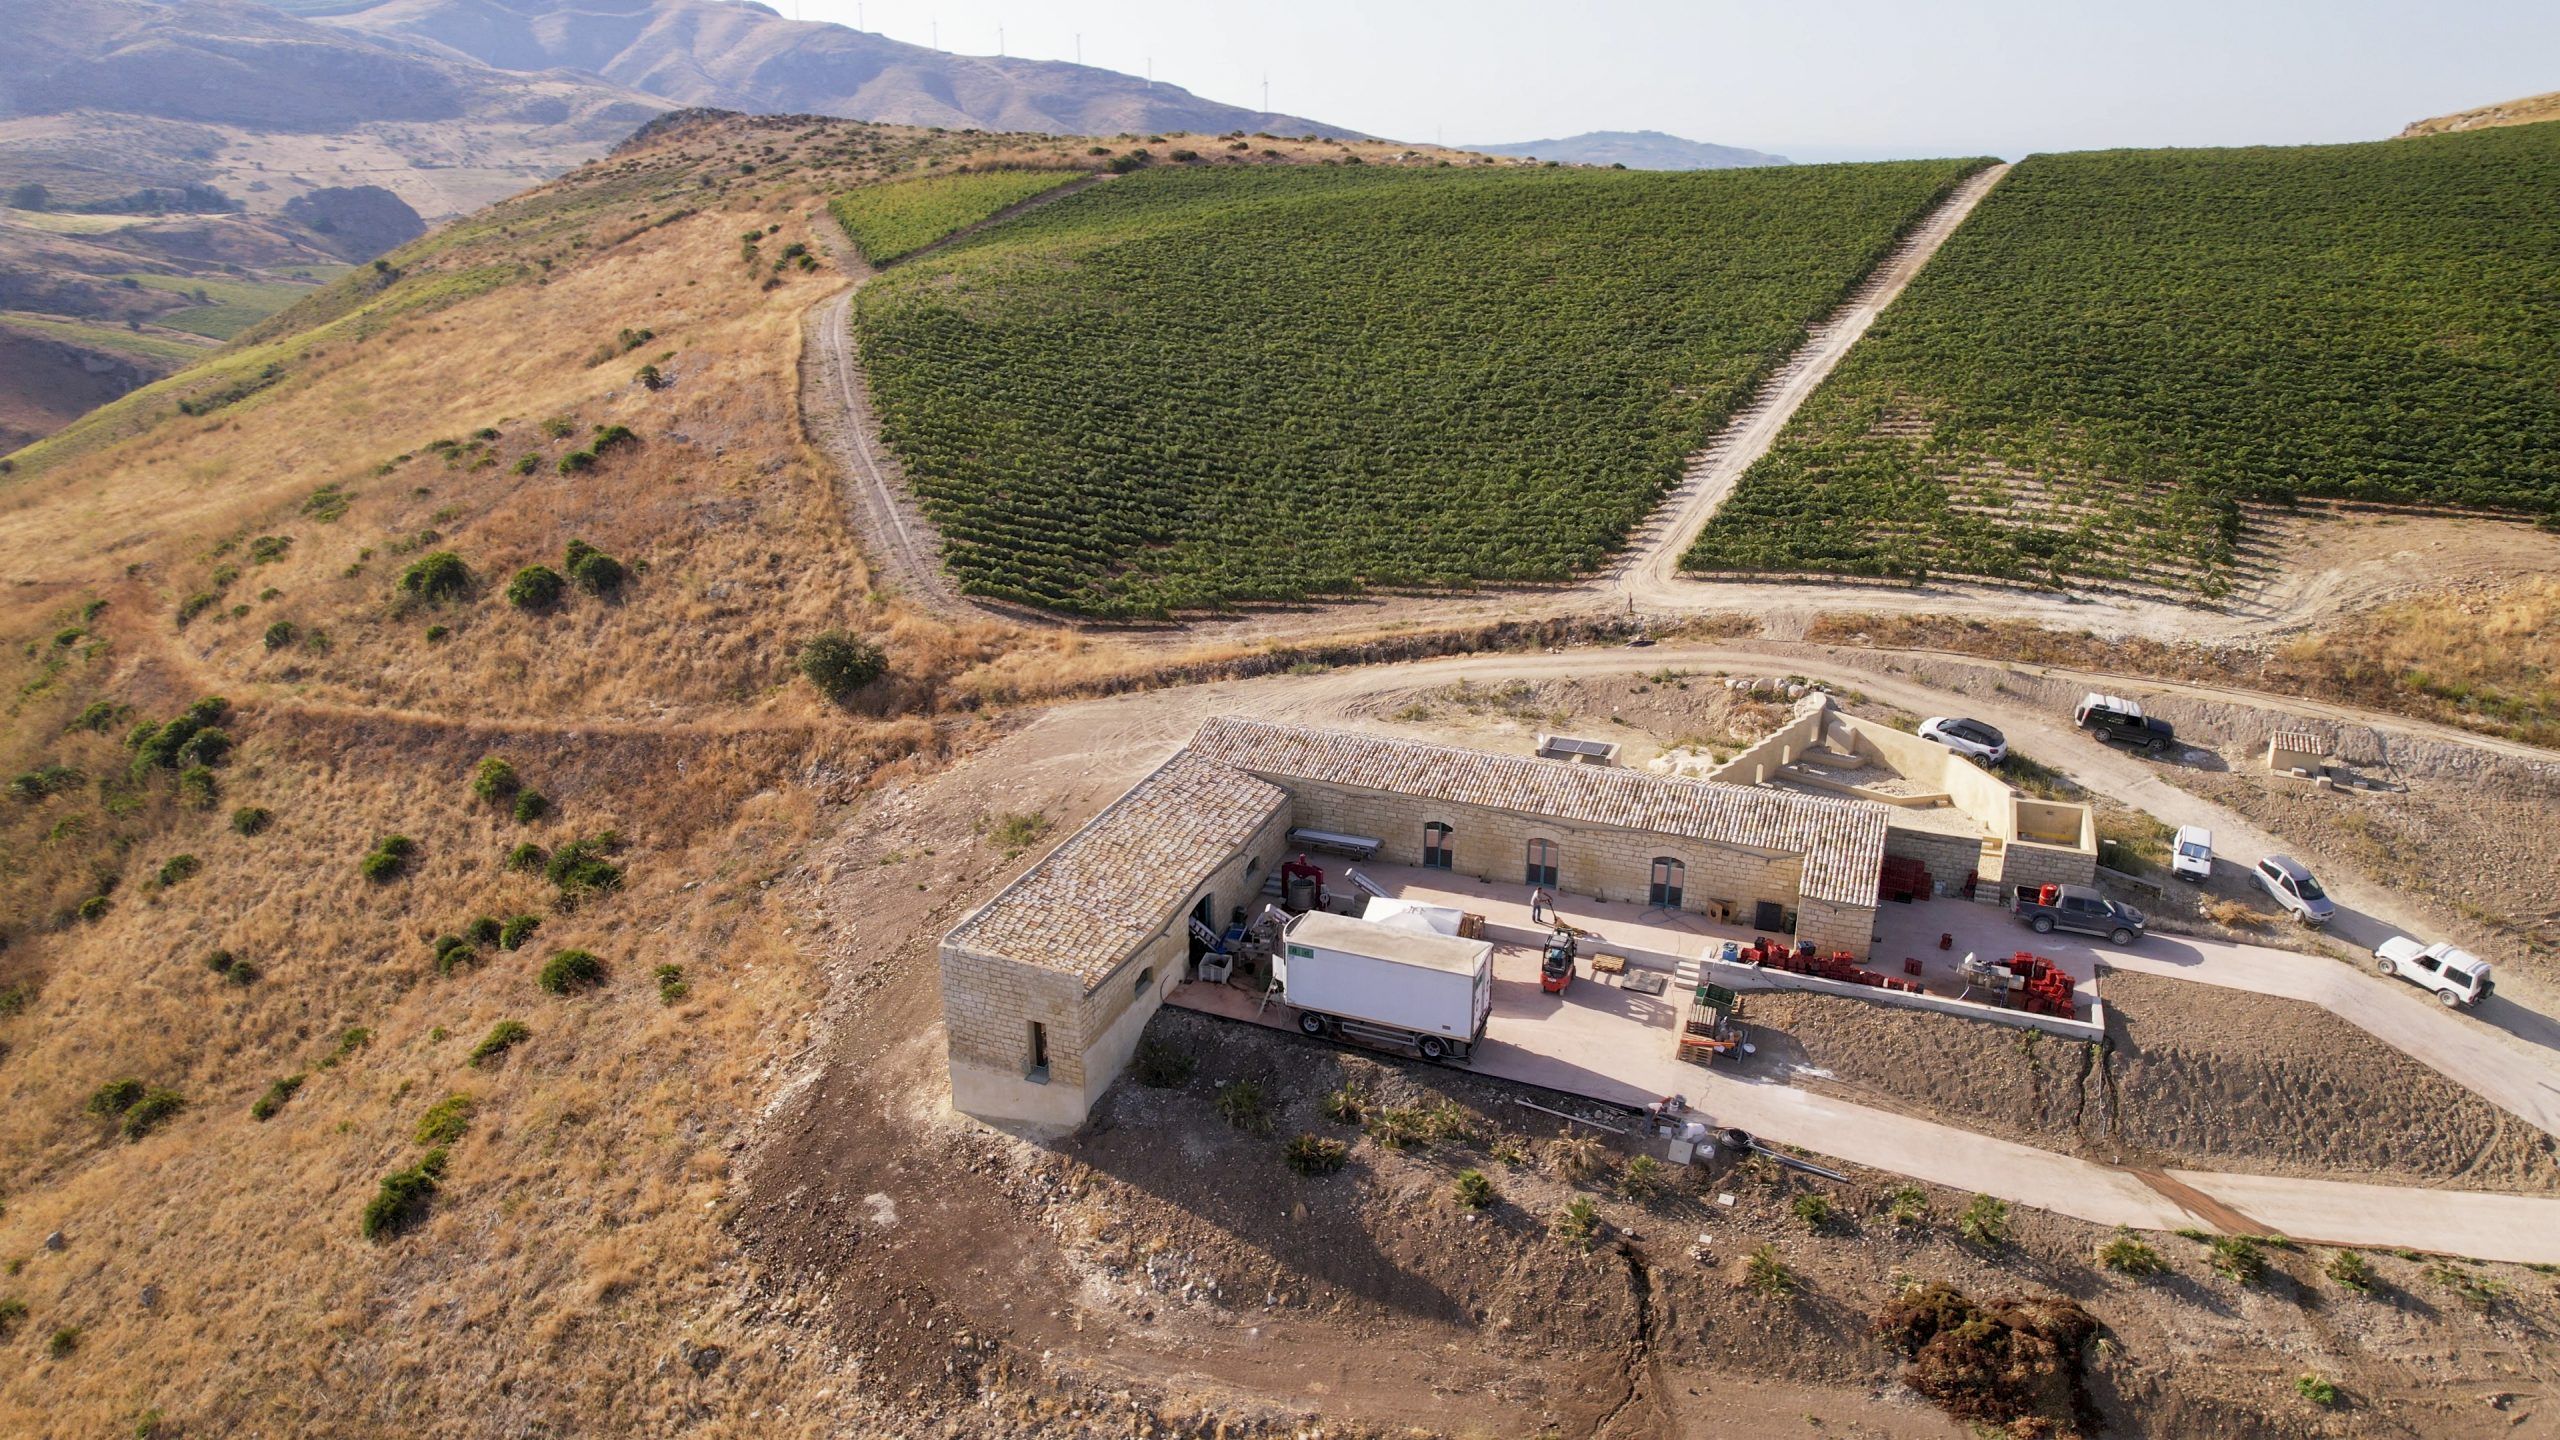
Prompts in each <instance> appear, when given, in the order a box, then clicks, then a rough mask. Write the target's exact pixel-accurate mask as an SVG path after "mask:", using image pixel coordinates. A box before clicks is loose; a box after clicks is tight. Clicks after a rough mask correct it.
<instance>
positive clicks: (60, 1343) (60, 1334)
mask: <svg viewBox="0 0 2560 1440" xmlns="http://www.w3.org/2000/svg"><path fill="white" fill-rule="evenodd" d="M79 1348H80V1327H79V1326H77V1325H61V1326H56V1327H55V1328H54V1332H53V1333H52V1334H51V1335H48V1336H46V1337H45V1342H44V1353H46V1354H47V1355H50V1356H52V1357H53V1358H54V1359H56V1360H66V1359H69V1358H70V1356H71V1352H72V1351H74V1350H77V1349H79Z"/></svg>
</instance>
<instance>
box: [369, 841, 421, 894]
mask: <svg viewBox="0 0 2560 1440" xmlns="http://www.w3.org/2000/svg"><path fill="white" fill-rule="evenodd" d="M417 853H418V842H417V841H415V840H412V839H410V838H409V837H408V836H406V835H385V836H383V837H382V838H381V839H379V840H376V841H374V842H373V848H372V849H371V850H368V851H366V852H365V857H364V859H363V860H362V861H361V862H360V863H359V866H358V868H359V869H361V870H362V871H363V872H364V878H366V879H367V880H371V881H374V882H376V883H377V884H378V883H381V882H385V881H389V880H395V879H398V878H399V877H400V876H401V875H402V874H403V873H404V872H406V871H407V870H408V868H409V861H410V860H411V859H412V858H413V857H415V856H416V855H417Z"/></svg>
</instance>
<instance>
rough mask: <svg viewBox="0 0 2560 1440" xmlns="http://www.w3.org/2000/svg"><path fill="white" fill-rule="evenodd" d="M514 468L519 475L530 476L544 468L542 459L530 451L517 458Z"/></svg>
mask: <svg viewBox="0 0 2560 1440" xmlns="http://www.w3.org/2000/svg"><path fill="white" fill-rule="evenodd" d="M512 468H513V470H514V473H516V474H518V475H530V474H532V473H533V472H534V471H536V470H539V469H541V468H542V457H541V456H539V455H536V454H533V453H532V452H530V451H528V452H526V453H525V454H522V455H519V456H517V457H516V463H515V465H514V466H513V467H512Z"/></svg>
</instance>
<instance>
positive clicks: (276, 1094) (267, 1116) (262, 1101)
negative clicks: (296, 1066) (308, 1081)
mask: <svg viewBox="0 0 2560 1440" xmlns="http://www.w3.org/2000/svg"><path fill="white" fill-rule="evenodd" d="M302 1080H303V1077H302V1076H300V1075H287V1076H285V1077H283V1078H282V1079H280V1080H278V1081H276V1082H275V1083H274V1084H272V1085H270V1086H268V1087H267V1093H266V1094H264V1095H261V1096H259V1097H258V1098H257V1099H256V1100H255V1101H253V1102H251V1104H250V1106H249V1118H251V1119H253V1120H273V1119H274V1118H276V1112H277V1111H280V1110H282V1109H284V1107H285V1102H286V1101H289V1100H291V1099H292V1098H293V1095H294V1092H295V1091H297V1090H300V1089H301V1088H302Z"/></svg>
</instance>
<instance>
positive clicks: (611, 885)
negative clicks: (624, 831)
mask: <svg viewBox="0 0 2560 1440" xmlns="http://www.w3.org/2000/svg"><path fill="white" fill-rule="evenodd" d="M621 843H622V842H621V838H620V837H619V836H616V835H614V834H612V833H611V832H609V831H608V832H607V833H605V834H602V835H594V836H589V837H588V838H586V839H583V840H572V841H570V842H569V843H568V844H566V845H563V846H561V847H560V848H559V849H557V850H554V851H552V852H551V858H550V859H549V860H547V861H544V862H543V866H542V874H543V877H544V878H545V879H547V880H549V881H550V882H551V883H552V884H553V885H554V886H556V887H558V889H559V891H560V908H562V909H564V910H566V909H571V908H574V907H575V906H576V905H577V903H578V902H579V901H580V900H582V899H585V898H586V897H588V896H590V895H601V894H604V893H605V892H607V891H610V890H619V889H621V888H622V867H621V866H619V865H616V864H614V863H613V862H612V861H610V860H607V859H605V858H604V857H605V856H606V855H608V854H610V853H612V852H613V851H614V850H616V849H618V848H620V846H621Z"/></svg>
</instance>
